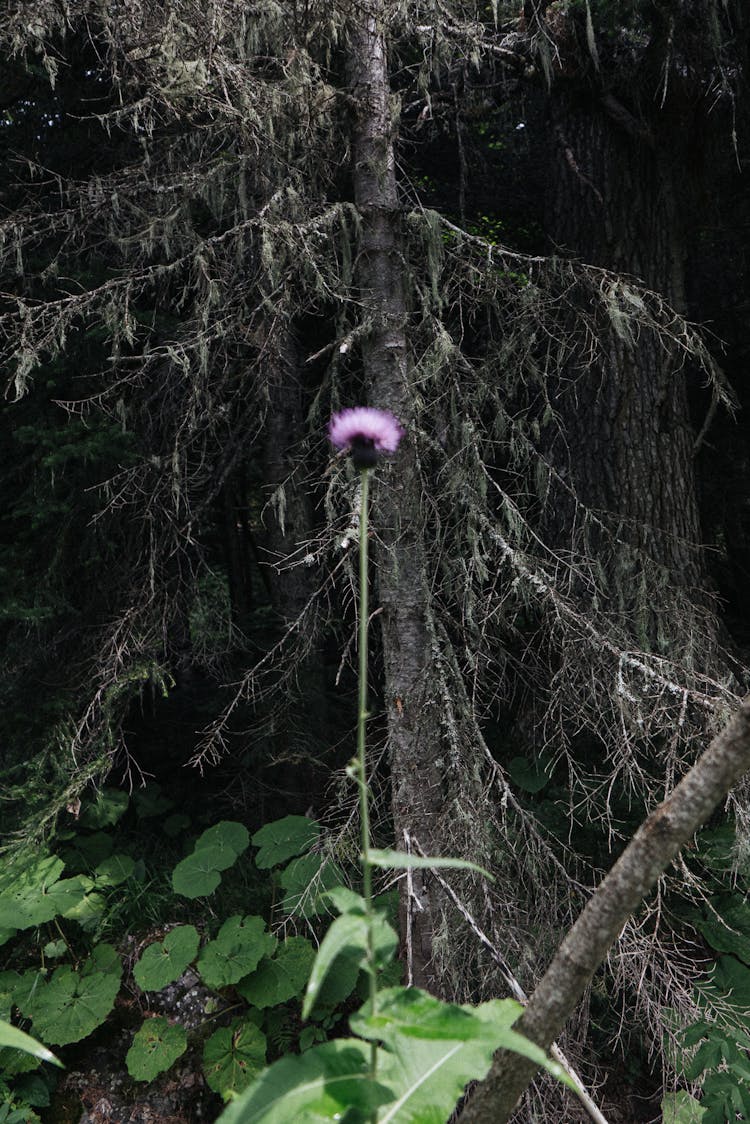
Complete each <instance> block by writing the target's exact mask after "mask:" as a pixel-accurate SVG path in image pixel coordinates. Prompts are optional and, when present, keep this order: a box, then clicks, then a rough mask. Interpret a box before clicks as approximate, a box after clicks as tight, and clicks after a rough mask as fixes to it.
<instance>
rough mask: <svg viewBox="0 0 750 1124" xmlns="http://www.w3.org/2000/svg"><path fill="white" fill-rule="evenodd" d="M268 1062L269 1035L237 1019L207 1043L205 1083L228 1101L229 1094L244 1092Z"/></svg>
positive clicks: (205, 1048)
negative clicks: (267, 1040)
mask: <svg viewBox="0 0 750 1124" xmlns="http://www.w3.org/2000/svg"><path fill="white" fill-rule="evenodd" d="M265 1064H266V1038H265V1035H264V1034H261V1032H260V1030H258V1027H257V1026H255V1024H254V1023H252V1022H249V1021H248V1020H247V1019H235V1020H234V1022H233V1023H231V1025H230V1026H225V1027H222V1028H221V1029H220V1030H217V1031H216V1033H215V1034H212V1035H211V1037H210V1038H209V1039H208V1041H207V1042H206V1045H205V1047H204V1050H203V1072H204V1073H205V1075H206V1083H207V1085H208V1086H209V1088H210V1089H213V1091H214V1092H215V1093H219V1094H220V1095H221V1096H222V1097H224V1099H225V1100H227V1099H228V1095H229V1094H230V1093H241V1092H242V1091H243V1089H246V1088H247V1087H248V1085H249V1084H250V1082H251V1081H252V1080H253V1079H254V1078H255V1077H257V1075H258V1074H259V1073H260V1072H261V1070H262V1069H263V1068H264V1067H265Z"/></svg>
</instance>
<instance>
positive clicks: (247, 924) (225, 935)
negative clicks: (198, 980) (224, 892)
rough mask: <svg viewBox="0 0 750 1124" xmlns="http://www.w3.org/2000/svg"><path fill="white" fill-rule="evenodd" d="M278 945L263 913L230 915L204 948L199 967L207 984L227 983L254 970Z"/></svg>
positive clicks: (211, 985) (223, 984)
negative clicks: (258, 914) (261, 915)
mask: <svg viewBox="0 0 750 1124" xmlns="http://www.w3.org/2000/svg"><path fill="white" fill-rule="evenodd" d="M275 947H276V938H275V937H272V936H271V934H270V933H268V932H266V923H265V921H264V920H263V918H262V917H239V916H237V917H230V918H229V919H228V920H227V921H225V922H224V924H223V925H222V927H221V929H220V930H219V932H218V934H217V936H216V939H215V940H213V941H209V943H208V944H207V945H206V946H205V948H204V949H203V951H202V952H201V954H200V957H199V959H198V971H199V972H200V974H201V976H202V977H203V980H204V982H205V983H206V985H207V986H208V987H216V988H218V987H228V986H229V984H235V983H238V982H239V981H240V980H241V979H242V977H243V976H246V975H248V973H249V972H252V971H253V969H254V968H256V967H257V966H258V964H259V962H260V961H261V959H262V958H263V957H264V956H270V954H271V953H272V952H273V950H274V948H275Z"/></svg>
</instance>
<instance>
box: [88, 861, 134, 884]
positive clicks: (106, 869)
mask: <svg viewBox="0 0 750 1124" xmlns="http://www.w3.org/2000/svg"><path fill="white" fill-rule="evenodd" d="M134 870H135V862H134V860H133V859H131V857H130V855H110V857H109V858H106V859H104V860H103V861H102V862H100V863H99V865H98V866H97V868H96V870H95V871H94V881H95V882H96V884H97V886H98V887H109V886H119V885H120V883H121V882H125V881H126V880H127V879H128V878H130V876H131V875H132V873H133V871H134Z"/></svg>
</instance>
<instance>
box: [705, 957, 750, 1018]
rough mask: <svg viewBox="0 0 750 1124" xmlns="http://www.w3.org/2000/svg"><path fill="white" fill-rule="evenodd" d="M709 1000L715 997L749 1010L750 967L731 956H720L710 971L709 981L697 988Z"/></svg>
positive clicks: (733, 1005) (743, 1009)
mask: <svg viewBox="0 0 750 1124" xmlns="http://www.w3.org/2000/svg"><path fill="white" fill-rule="evenodd" d="M698 992H699V994H700V995H702V996H703V997H704V998H705V999H707V1000H708V1001H709V1003H710V1002H715V1001H716V999H717V997H718V998H720V1001H721V1002H722V1003H728V1004H730V1005H731V1006H732V1007H735V1008H737V1009H738V1010H740V1011H743V1012H745V1011H750V968H746V967H745V965H744V964H742V963H741V962H740V961H739V960H736V959H735V958H734V957H733V956H720V957H719V959H718V960H717V962H716V964H715V965H714V968H713V971H712V972H711V981H710V983H708V984H702V985H701V986H700V988H699V989H698Z"/></svg>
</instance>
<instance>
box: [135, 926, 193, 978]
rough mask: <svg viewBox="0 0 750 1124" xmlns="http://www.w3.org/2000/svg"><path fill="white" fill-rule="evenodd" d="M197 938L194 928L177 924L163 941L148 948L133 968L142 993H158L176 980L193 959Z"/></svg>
mask: <svg viewBox="0 0 750 1124" xmlns="http://www.w3.org/2000/svg"><path fill="white" fill-rule="evenodd" d="M199 943H200V937H199V936H198V930H197V929H196V928H195V927H194V926H193V925H179V926H178V927H177V928H176V929H172V931H171V932H170V933H167V935H166V937H165V938H164V940H163V941H156V942H154V944H151V945H149V946H148V948H147V949H146V950H145V952H144V953H143V955H142V956H141V958H140V960H139V961H138V963H137V964H136V965H135V967H134V969H133V975H134V976H135V982H136V983H137V984H138V986H139V987H140V988H142V989H143V991H159V990H160V989H161V988H163V987H166V986H167V984H170V983H172V982H173V981H174V980H176V979H178V978H179V977H180V976H181V975H182V973H183V972H184V971H185V969H186V968H187V966H188V964H190V963H191V962H192V961H193V960H194V959H195V955H196V953H197V951H198V945H199Z"/></svg>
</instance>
